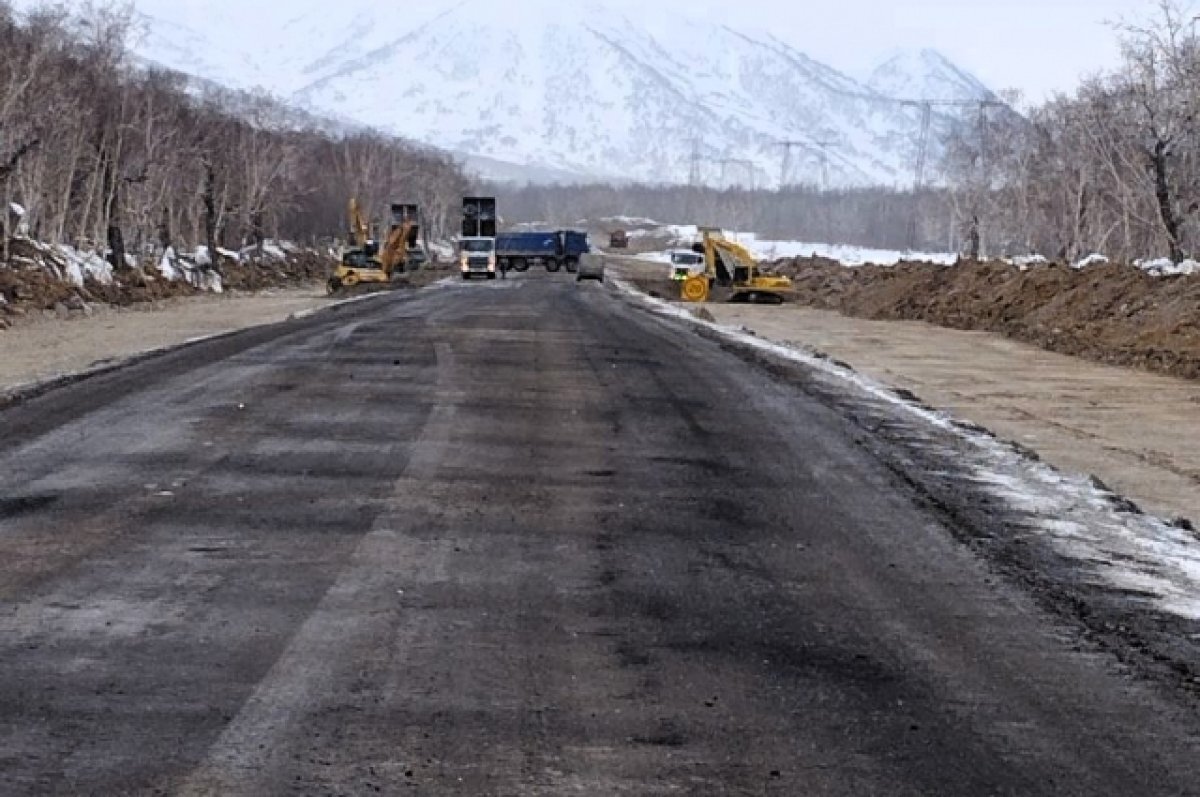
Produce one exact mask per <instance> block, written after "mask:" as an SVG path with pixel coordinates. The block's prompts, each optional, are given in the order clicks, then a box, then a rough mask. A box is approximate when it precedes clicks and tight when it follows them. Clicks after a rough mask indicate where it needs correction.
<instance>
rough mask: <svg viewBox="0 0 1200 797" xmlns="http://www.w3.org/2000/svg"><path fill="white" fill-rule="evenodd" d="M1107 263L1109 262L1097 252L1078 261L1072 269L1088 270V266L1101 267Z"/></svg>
mask: <svg viewBox="0 0 1200 797" xmlns="http://www.w3.org/2000/svg"><path fill="white" fill-rule="evenodd" d="M1108 262H1109V260H1108V258H1107V257H1105V256H1104V255H1102V254H1100V253H1099V252H1096V253H1093V254H1090V255H1088V256H1087V257H1085V258H1084V259H1083V260H1080V261H1079V262H1078V263H1076V264H1075V266H1074V267H1075V268H1088V267H1089V266H1103V265H1105V264H1106V263H1108Z"/></svg>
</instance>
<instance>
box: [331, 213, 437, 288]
mask: <svg viewBox="0 0 1200 797" xmlns="http://www.w3.org/2000/svg"><path fill="white" fill-rule="evenodd" d="M349 215H350V244H351V246H350V248H349V249H347V250H345V251H344V252H343V253H342V258H341V261H340V262H339V263H338V267H337V269H336V270H335V271H334V272H333V275H332V276H331V277H330V278H329V283H328V288H329V292H330V293H331V294H332V293H341V292H344V291H347V290H350V289H355V288H358V287H359V286H365V287H367V288H372V287H387V286H388V285H389V284H390V283H391V281H392V278H393V277H394V276H395V275H396V274H398V273H402V272H403V271H404V269H405V265H406V264H407V262H408V258H409V248H410V246H411V245H412V244H413V243H414V239H415V237H416V229H417V216H418V214H417V207H416V206H415V205H393V206H392V224H391V226H390V227H389V229H388V235H387V239H386V240H385V241H384V242H383V246H382V247H381V246H380V245H379V242H378V241H374V240H372V239H371V226H370V224H369V223H368V221H367V217H366V215H365V214H364V213H363V210H362V206H361V205H360V204H359V202H358V200H357V199H351V200H350V214H349Z"/></svg>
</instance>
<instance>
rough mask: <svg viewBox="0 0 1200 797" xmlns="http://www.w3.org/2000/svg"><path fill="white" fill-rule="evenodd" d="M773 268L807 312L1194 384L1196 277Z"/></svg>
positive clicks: (1197, 363)
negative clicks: (1001, 338) (1002, 340)
mask: <svg viewBox="0 0 1200 797" xmlns="http://www.w3.org/2000/svg"><path fill="white" fill-rule="evenodd" d="M771 270H772V271H774V272H776V273H780V274H786V275H787V276H789V277H791V278H792V280H793V282H794V284H795V286H796V301H797V302H798V303H801V304H804V305H807V306H811V307H817V308H822V309H828V310H836V311H838V312H841V313H844V314H846V315H850V316H856V317H859V318H870V319H878V320H914V321H926V322H929V323H932V324H937V325H939V326H945V327H950V328H954V329H972V330H985V331H988V332H995V333H999V334H1002V335H1006V336H1008V337H1011V338H1014V339H1016V340H1021V341H1024V342H1027V343H1031V344H1034V345H1037V346H1041V347H1042V348H1045V349H1048V350H1050V351H1055V352H1059V353H1062V354H1070V355H1074V356H1078V357H1086V358H1088V359H1091V360H1095V361H1098V362H1103V363H1109V364H1113V365H1124V366H1134V367H1138V368H1144V369H1147V370H1151V371H1157V372H1160V373H1164V374H1170V375H1173V376H1181V377H1187V378H1191V379H1196V378H1200V275H1197V276H1174V277H1155V276H1151V275H1149V274H1147V273H1145V272H1144V271H1142V270H1141V269H1138V268H1135V267H1133V266H1125V265H1116V264H1105V265H1097V266H1091V267H1088V268H1083V269H1075V268H1071V267H1068V266H1063V265H1056V264H1044V265H1034V266H1028V267H1024V268H1021V267H1017V266H1014V265H1011V264H1008V263H999V262H997V263H961V264H959V265H956V266H951V267H947V266H939V265H934V264H930V263H909V262H905V263H900V264H898V265H896V266H861V267H858V268H847V267H845V266H842V265H840V264H837V263H833V262H830V261H823V260H814V259H812V258H797V259H794V260H783V261H779V262H776V263H775V264H774V265H773V266H772V267H771Z"/></svg>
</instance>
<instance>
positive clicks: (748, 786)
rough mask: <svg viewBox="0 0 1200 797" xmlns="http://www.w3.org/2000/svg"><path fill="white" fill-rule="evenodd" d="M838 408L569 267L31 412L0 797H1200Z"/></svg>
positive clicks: (3, 433)
mask: <svg viewBox="0 0 1200 797" xmlns="http://www.w3.org/2000/svg"><path fill="white" fill-rule="evenodd" d="M945 523H946V521H944V520H943V519H942V518H940V517H939V516H937V515H935V514H933V510H932V509H929V508H926V507H925V506H924V505H923V504H922V503H921V502H920V501H918V500H916V499H915V497H914V496H912V495H910V494H909V490H908V488H907V487H906V486H905V484H904V482H903V480H902V479H899V478H897V477H896V476H895V475H894V474H893V473H892V472H891V471H889V470H887V469H886V468H884V467H882V466H881V464H880V463H879V462H878V461H877V460H876V459H874V458H873V457H872V455H871V454H870V453H869V452H868V451H867V450H866V449H865V448H864V447H862V446H858V445H855V444H854V442H853V441H852V439H851V435H850V434H849V433H848V431H847V422H846V420H845V419H844V418H843V417H842V416H841V415H840V414H839V413H837V412H835V411H834V410H833V409H831V408H830V407H827V406H825V405H823V404H822V403H820V402H818V401H815V400H813V399H811V398H809V397H806V396H805V395H804V394H802V393H801V392H799V391H797V390H796V389H794V387H793V386H790V385H789V384H788V383H786V381H783V380H780V379H776V378H772V377H771V376H769V375H768V374H767V373H766V372H765V371H764V370H762V369H760V368H759V367H757V366H755V365H752V364H750V363H747V362H744V361H743V360H741V359H739V358H738V357H737V356H735V355H734V354H732V353H730V352H728V351H725V350H723V349H722V348H721V347H720V346H718V345H717V344H716V343H714V342H712V341H709V340H705V339H702V338H700V337H699V336H696V335H695V334H693V333H691V332H688V331H687V330H685V329H683V328H681V327H677V326H673V325H671V324H670V323H669V322H665V321H662V320H659V319H657V318H655V317H652V316H651V315H650V314H648V313H646V312H645V311H643V310H640V309H637V308H634V307H632V306H630V305H629V304H628V303H627V302H625V301H624V300H622V299H621V298H619V297H618V296H617V295H616V294H615V293H614V292H613V291H612V290H611V289H609V288H606V287H604V286H600V285H595V284H585V285H583V286H579V287H577V286H576V285H575V284H574V283H573V282H571V281H570V279H569V277H568V276H567V275H553V276H551V275H545V274H537V273H531V274H530V275H528V276H526V277H523V278H517V279H512V280H509V281H508V282H507V283H487V284H483V283H479V284H472V285H463V286H453V287H444V288H435V289H433V290H428V291H424V292H421V293H419V294H416V295H412V294H405V295H389V296H386V297H383V298H377V299H373V300H371V301H369V302H364V303H361V304H358V305H352V306H348V307H345V308H342V309H340V310H338V311H337V312H332V313H327V314H323V315H319V316H317V317H314V318H310V319H305V320H302V321H295V322H289V323H287V324H283V325H279V326H274V327H269V328H265V329H258V330H252V331H249V332H245V333H240V334H238V335H234V336H232V337H229V338H225V339H221V340H217V341H212V342H207V343H202V344H199V345H195V346H192V347H189V348H187V349H184V350H181V351H177V352H174V353H171V354H167V355H164V356H161V357H156V358H153V359H151V360H149V361H146V362H142V363H139V364H135V365H132V366H130V367H128V368H123V369H120V370H117V371H114V372H112V373H109V374H106V375H103V376H99V377H94V378H91V379H88V380H85V381H83V382H80V383H78V384H75V385H70V386H66V387H63V388H59V389H56V390H53V391H51V392H49V393H47V394H45V395H43V396H41V397H37V398H32V399H30V400H29V401H27V402H25V403H23V404H21V405H18V406H15V407H12V408H9V409H8V410H5V411H4V412H2V413H0V563H2V565H0V794H4V795H25V794H38V795H40V794H64V795H66V794H71V795H75V794H95V795H119V794H185V795H199V794H211V795H272V794H349V795H360V794H372V793H384V794H470V795H492V794H495V795H536V794H548V795H558V794H584V795H611V794H630V795H656V794H696V795H717V794H751V795H758V794H769V795H775V794H777V795H822V794H840V795H855V796H856V797H858V796H861V795H872V794H880V795H935V794H945V795H976V794H980V795H982V794H1022V795H1025V794H1056V795H1057V794H1080V795H1106V794H1112V795H1134V794H1136V795H1149V794H1194V793H1200V756H1198V755H1197V753H1198V752H1200V746H1198V744H1197V738H1198V737H1197V729H1198V727H1200V723H1198V722H1197V715H1196V713H1195V707H1194V705H1193V704H1191V703H1189V702H1188V699H1187V698H1186V697H1185V696H1181V695H1178V694H1176V693H1175V692H1174V691H1172V689H1171V688H1170V687H1169V686H1168V685H1164V684H1161V683H1157V682H1154V681H1151V680H1147V679H1144V678H1142V677H1141V676H1137V675H1134V674H1132V673H1131V672H1128V671H1127V670H1126V669H1125V668H1124V667H1123V666H1122V665H1120V664H1119V663H1118V661H1117V659H1116V658H1115V657H1113V656H1111V655H1110V654H1108V653H1105V652H1101V651H1099V650H1097V649H1095V648H1093V647H1092V646H1091V645H1089V643H1088V642H1087V641H1086V639H1085V638H1084V637H1083V635H1081V634H1080V633H1079V632H1078V630H1077V629H1076V628H1075V627H1074V626H1072V624H1071V623H1070V622H1068V621H1067V620H1066V619H1064V618H1060V617H1057V616H1053V615H1050V614H1047V613H1046V611H1044V610H1043V609H1041V608H1039V606H1038V604H1036V603H1035V601H1034V600H1033V599H1032V598H1031V597H1030V596H1028V595H1026V594H1025V592H1023V591H1022V589H1021V587H1020V586H1019V585H1017V584H1015V583H1010V582H1009V581H1008V580H1006V579H1005V578H1003V577H1001V576H997V574H996V573H995V572H994V571H993V570H992V569H991V568H990V567H989V566H988V564H987V563H986V562H984V561H982V560H980V559H979V558H978V556H977V555H976V554H974V553H972V552H971V551H970V550H968V549H967V548H966V547H964V546H963V545H962V544H961V543H960V542H956V541H955V535H954V534H953V533H952V531H953V530H952V529H949V528H947V527H946V525H945Z"/></svg>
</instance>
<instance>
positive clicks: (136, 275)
mask: <svg viewBox="0 0 1200 797" xmlns="http://www.w3.org/2000/svg"><path fill="white" fill-rule="evenodd" d="M9 247H10V253H11V256H12V260H11V261H10V262H9V263H8V264H5V263H0V329H3V328H4V327H6V326H8V324H9V323H10V319H12V318H13V317H18V316H21V315H25V314H26V313H28V312H37V311H43V310H58V311H60V312H61V311H63V310H64V308H65V310H66V311H67V312H74V311H79V310H82V309H83V307H84V306H85V305H88V304H108V305H115V306H119V307H128V306H131V305H136V304H143V303H148V302H154V301H157V300H160V299H169V298H172V297H177V296H190V295H194V294H197V293H200V292H201V291H199V290H198V289H196V288H193V287H192V286H191V285H189V284H187V283H186V282H183V281H171V280H167V279H164V278H163V277H161V276H159V275H158V274H157V273H156V271H155V270H154V269H153V268H151V269H128V270H124V271H121V272H118V273H117V274H116V275H115V276H114V279H113V282H112V283H110V284H108V285H104V284H101V283H99V282H96V281H95V280H91V279H88V280H86V281H85V283H84V285H83V286H82V287H79V286H76V285H73V284H71V283H70V282H67V281H65V280H62V279H59V278H58V277H57V276H56V275H55V274H54V273H53V271H52V264H48V263H45V262H42V261H44V259H45V258H46V257H47V254H46V252H45V251H44V250H39V249H38V248H37V247H34V246H32V245H31V244H30V243H29V242H27V241H24V240H22V239H13V240H11V241H10V243H9ZM57 265H58V266H59V268H61V264H57ZM334 265H335V264H334V262H333V261H332V259H330V258H329V257H326V256H324V255H321V254H318V253H316V252H308V251H301V252H291V253H289V254H288V256H287V259H286V260H281V259H264V260H262V261H259V262H246V263H238V262H236V261H234V260H232V259H224V260H223V261H222V263H221V272H222V282H223V284H224V287H225V289H226V290H227V291H258V290H263V289H266V288H276V287H287V286H293V285H301V284H310V283H317V282H323V281H324V280H325V278H326V276H327V275H328V273H329V271H330V269H331V268H332V267H333V266H334Z"/></svg>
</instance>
